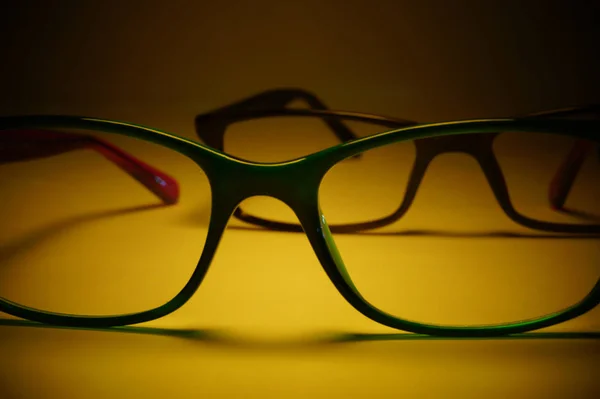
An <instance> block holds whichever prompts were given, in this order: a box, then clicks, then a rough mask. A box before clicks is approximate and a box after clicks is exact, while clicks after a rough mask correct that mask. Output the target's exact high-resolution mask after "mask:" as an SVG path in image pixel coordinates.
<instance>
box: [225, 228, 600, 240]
mask: <svg viewBox="0 0 600 399" xmlns="http://www.w3.org/2000/svg"><path fill="white" fill-rule="evenodd" d="M228 228H229V229H232V230H245V231H261V232H275V233H281V232H282V231H278V230H275V229H269V228H266V227H259V226H257V227H251V226H229V227H228ZM330 229H331V228H330ZM286 232H289V231H286ZM289 233H294V232H289ZM335 234H336V235H338V234H339V235H361V236H404V237H417V236H427V237H443V238H533V239H578V240H581V239H588V240H590V239H598V238H600V234H555V233H552V234H551V233H548V234H543V233H541V234H535V233H531V234H526V233H517V232H512V231H484V232H453V231H443V230H426V229H412V230H402V231H380V232H378V231H362V232H360V231H359V232H344V231H340V232H335Z"/></svg>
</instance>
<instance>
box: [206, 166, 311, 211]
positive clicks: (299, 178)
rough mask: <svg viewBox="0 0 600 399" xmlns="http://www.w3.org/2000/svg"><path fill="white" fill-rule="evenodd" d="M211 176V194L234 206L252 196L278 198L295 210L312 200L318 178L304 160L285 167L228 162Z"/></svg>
mask: <svg viewBox="0 0 600 399" xmlns="http://www.w3.org/2000/svg"><path fill="white" fill-rule="evenodd" d="M215 172H216V173H213V175H214V177H213V179H211V180H212V181H213V190H216V191H217V195H218V196H220V197H221V198H224V196H226V197H227V198H228V201H234V202H235V205H237V204H238V203H240V202H241V201H243V200H244V199H246V198H249V197H253V196H268V197H273V198H277V199H279V200H281V201H283V202H284V203H286V204H287V205H289V206H291V207H292V208H295V207H296V206H298V204H300V203H306V202H307V201H311V200H312V199H314V198H315V195H316V193H317V191H318V182H319V178H320V174H319V173H318V170H317V168H315V167H311V165H310V164H309V162H307V161H306V160H299V161H296V162H290V163H284V164H272V165H270V164H254V163H244V162H235V163H231V162H227V163H226V164H224V165H221V167H219V168H218V169H217V170H216V171H215Z"/></svg>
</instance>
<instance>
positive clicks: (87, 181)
mask: <svg viewBox="0 0 600 399" xmlns="http://www.w3.org/2000/svg"><path fill="white" fill-rule="evenodd" d="M284 112H285V114H286V115H289V114H293V115H297V116H305V115H312V116H317V117H318V118H319V119H320V121H321V122H322V121H325V122H326V123H327V124H328V125H329V126H330V127H331V126H337V128H336V129H337V130H336V131H337V132H341V131H343V129H342V130H340V129H339V127H340V126H343V125H344V124H345V123H344V122H346V121H351V122H352V121H354V122H368V123H372V122H373V118H372V117H370V116H363V115H360V114H353V113H335V114H333V113H330V112H327V111H315V110H285V111H281V112H280V114H283V113H284ZM252 114H253V115H254V116H256V115H260V113H259V112H252ZM267 114H268V115H272V114H273V113H272V112H271V113H265V114H264V115H267ZM199 119H202V118H198V119H197V120H196V122H197V125H198V126H199V122H200V121H199ZM342 119H343V122H342ZM207 120H208V118H207ZM210 121H211V123H214V125H212V126H217V125H216V123H217V121H218V118H216V117H215V116H214V115H212V116H211V117H210ZM380 122H381V125H383V126H387V125H389V124H390V123H391V122H389V121H386V120H380ZM220 123H221V124H222V123H223V121H221V122H220ZM207 126H208V125H207ZM599 129H600V123H599V122H598V121H595V120H559V119H550V118H539V117H538V118H533V117H531V118H521V119H489V120H474V121H461V122H450V123H437V124H425V125H414V126H408V127H403V128H399V129H397V128H395V130H391V131H386V132H381V133H377V134H373V135H370V136H366V137H362V138H358V139H354V140H350V141H347V142H344V143H342V144H339V145H336V146H333V147H329V148H325V149H323V150H320V151H317V152H314V153H312V154H310V155H307V156H303V157H299V158H296V159H293V160H288V161H283V162H276V163H259V162H252V161H247V160H244V159H241V158H239V157H235V156H232V155H228V154H226V153H223V152H222V151H219V150H218V149H213V148H210V147H208V146H205V145H202V144H199V143H197V142H194V141H192V140H188V139H184V138H182V137H178V136H175V135H172V134H169V133H165V132H161V131H158V130H155V129H151V128H148V127H143V126H139V125H134V124H130V123H124V122H117V121H110V120H103V119H96V118H86V117H69V116H27V117H4V118H0V187H2V193H3V194H2V199H1V210H0V212H1V216H2V220H3V227H2V229H0V243H2V246H1V247H0V310H1V311H3V312H5V313H8V314H11V315H14V316H18V317H22V318H26V319H30V320H34V321H38V322H44V323H51V324H59V325H67V326H86V327H110V326H118V325H127V324H135V323H141V322H146V321H150V320H153V319H157V318H160V317H162V316H165V315H167V314H169V313H171V312H173V311H175V310H176V309H178V308H179V307H181V306H182V305H183V304H184V303H185V302H187V301H188V300H189V299H190V297H191V296H192V295H193V293H194V292H195V291H196V289H197V288H198V287H199V285H200V283H201V282H202V280H203V278H204V277H205V275H206V273H207V270H208V268H209V265H210V263H211V260H212V258H213V256H214V254H215V251H216V249H217V246H218V243H219V240H220V238H221V236H222V234H223V231H224V230H225V228H226V225H227V223H228V220H229V219H230V217H231V215H232V213H234V212H235V210H236V209H237V208H238V206H239V204H240V203H241V202H242V201H244V200H246V199H249V198H253V197H256V196H268V197H274V198H277V199H279V200H281V201H282V202H283V203H285V204H286V205H287V206H289V208H291V209H292V210H293V212H294V214H295V215H296V217H297V219H298V221H299V223H300V225H301V226H302V230H303V231H304V232H305V234H306V236H307V237H308V239H309V241H310V244H311V246H312V248H313V249H314V252H315V254H316V255H317V257H318V259H319V261H320V263H321V265H322V266H323V268H324V270H325V272H326V273H327V275H328V276H329V278H330V279H331V281H332V282H333V284H334V285H335V287H336V288H337V289H338V291H339V292H340V294H341V295H342V296H343V297H344V298H345V299H346V300H347V301H348V302H349V303H350V304H351V305H352V306H353V307H354V308H356V309H357V310H358V311H359V312H361V313H362V314H364V315H365V316H367V317H369V318H371V319H372V320H374V321H376V322H378V323H381V324H384V325H386V326H389V327H393V328H397V329H401V330H405V331H409V332H415V333H423V334H432V335H439V336H464V337H476V336H494V335H503V334H513V333H520V332H526V331H530V330H534V329H539V328H542V327H547V326H550V325H554V324H557V323H561V322H563V321H566V320H569V319H572V318H575V317H577V316H579V315H581V314H583V313H585V312H587V311H589V310H590V309H592V308H594V307H595V306H596V305H597V304H598V302H599V301H600V278H599V274H600V271H599V270H598V264H599V262H598V260H599V256H598V241H597V236H596V235H595V234H596V233H598V232H600V226H599V225H598V224H595V220H596V219H594V218H595V216H596V215H597V213H596V214H595V213H594V212H595V211H597V204H598V201H597V199H598V196H597V195H598V184H597V172H598V170H597V167H598V164H597V159H595V157H594V156H592V157H584V155H588V154H592V153H593V151H595V150H596V149H597V148H598V141H599V139H598V135H597V132H598V130H599ZM201 131H202V132H208V130H203V129H202V130H201ZM215 131H216V130H215ZM500 132H510V133H500ZM281 133H282V134H283V133H284V132H281ZM203 134H206V136H205V137H204V138H205V141H206V142H207V144H209V145H213V146H215V147H219V145H216V144H219V143H217V142H216V140H219V135H217V134H212V133H210V134H209V133H203ZM340 134H342V133H340ZM505 135H506V136H509V138H510V139H511V140H517V143H518V144H520V146H517V147H514V146H513V145H514V144H513V142H509V143H508V145H507V150H508V151H509V152H510V151H511V150H512V152H513V154H514V157H513V158H514V159H513V158H511V157H508V158H509V159H513V160H515V159H516V161H517V162H516V164H517V166H515V167H520V171H521V172H520V173H517V174H516V175H517V177H520V178H521V179H525V182H518V183H519V184H516V183H515V184H516V185H515V187H518V188H519V189H523V188H526V189H528V190H529V191H530V192H535V191H536V190H538V189H540V188H541V189H543V191H544V192H546V191H547V189H548V185H547V181H546V180H542V179H541V177H543V176H545V175H544V174H545V173H547V172H548V173H550V176H553V175H556V171H557V170H558V178H554V180H552V181H554V182H555V183H553V185H552V187H554V189H553V190H552V193H554V194H556V195H554V196H552V197H551V198H554V199H553V201H554V202H553V203H552V205H553V206H554V208H558V209H552V208H551V207H549V206H548V204H547V202H546V201H541V202H536V201H533V202H527V201H525V202H524V204H523V208H521V209H522V210H521V209H516V208H515V207H513V205H512V204H513V199H512V198H511V194H510V193H511V191H510V188H511V186H510V183H509V182H508V181H507V180H506V179H505V178H504V174H503V172H505V171H506V170H507V169H511V167H507V168H504V169H502V170H501V169H500V165H499V163H498V161H497V160H496V156H497V147H496V145H497V143H498V142H500V140H501V139H502V137H503V136H505ZM347 138H349V137H347ZM211 140H213V142H211ZM413 146H415V147H416V148H417V154H418V156H417V157H416V158H415V152H414V147H413ZM221 148H222V146H221ZM410 149H412V153H411V150H410ZM448 151H452V152H466V153H468V154H470V155H472V156H474V157H475V158H476V159H477V161H478V162H479V164H480V165H481V167H482V168H483V170H484V173H485V175H486V177H487V179H488V181H489V182H490V184H491V185H492V188H493V191H494V194H495V196H496V198H497V199H498V202H499V203H500V205H501V207H502V209H503V210H504V211H505V212H506V214H507V215H508V216H509V218H510V219H512V220H513V221H515V222H517V223H519V224H520V225H522V226H526V227H528V228H530V229H535V230H539V231H542V232H543V234H542V233H541V234H540V235H539V236H535V238H532V240H534V241H535V246H534V249H535V248H537V249H538V250H540V248H542V249H543V248H544V247H540V245H541V244H543V243H544V242H545V243H546V244H547V243H548V241H552V246H553V247H554V249H556V248H558V250H559V253H562V256H563V258H564V259H562V260H561V259H557V257H556V256H555V255H552V256H549V255H548V254H550V252H551V251H549V250H547V249H546V253H544V252H543V251H542V252H539V253H536V254H532V253H520V252H519V251H523V248H521V247H520V245H519V244H517V243H515V242H513V241H512V238H511V237H508V238H507V239H508V240H510V241H511V243H510V246H511V247H513V249H514V252H515V253H516V254H519V253H520V255H523V256H524V257H525V262H524V263H521V264H518V265H517V264H515V263H514V262H513V261H512V260H511V259H497V258H493V257H490V253H491V252H489V251H488V252H486V253H482V254H480V255H482V256H481V257H480V258H479V260H474V259H471V258H470V257H469V254H468V252H469V251H468V248H469V247H470V246H473V245H474V244H473V240H460V242H459V243H458V244H456V246H454V247H452V248H450V247H448V248H445V249H444V250H443V251H442V252H440V251H437V250H436V249H434V248H433V246H431V245H433V244H427V245H425V246H423V247H419V248H417V247H416V245H415V243H414V242H413V241H411V240H412V238H411V237H409V236H402V235H401V237H400V238H397V237H394V236H393V235H390V236H385V235H373V234H345V233H348V232H359V231H361V232H363V231H365V230H368V229H374V228H376V227H379V226H383V225H384V224H389V223H390V222H391V221H392V220H398V219H399V217H400V216H402V218H403V219H404V218H405V217H408V213H406V211H407V205H406V204H407V199H406V198H407V197H411V196H412V198H410V200H409V201H408V204H410V202H411V201H412V200H413V198H414V193H412V194H411V190H413V191H414V190H415V187H416V185H418V183H419V182H420V179H421V178H422V176H423V173H424V171H425V167H426V164H427V163H428V162H430V161H431V159H433V157H435V156H437V155H439V154H440V153H442V152H448ZM411 154H412V157H410V155H411ZM419 157H421V158H419ZM371 158H373V159H374V161H373V162H372V163H371ZM584 158H585V159H586V160H588V161H589V160H590V159H591V160H592V161H593V162H592V163H591V169H590V168H588V167H587V165H584V162H583V160H584ZM419 159H421V160H420V161H419ZM552 160H553V161H556V160H558V166H559V169H555V168H554V169H553V168H545V167H541V166H540V165H545V163H546V162H550V161H552ZM398 161H401V162H400V163H397V162H398ZM411 161H412V162H414V165H413V167H412V175H410V170H411V169H410V163H411ZM378 162H379V163H380V164H383V169H381V166H377V163H378ZM532 162H533V163H532ZM361 163H362V165H361ZM587 163H589V162H587ZM580 164H581V165H580ZM407 165H408V166H409V168H408V169H406V166H407ZM555 166H556V165H555ZM346 167H349V169H348V170H346ZM402 167H404V169H402ZM159 168H160V169H159ZM378 168H380V169H378ZM163 169H164V171H162V170H163ZM587 169H590V170H591V172H592V173H591V177H589V176H588V173H587V172H588V170H587ZM415 170H416V172H415ZM348 171H350V172H351V173H348ZM374 171H375V172H381V173H378V174H373V173H374ZM123 172H125V173H123ZM575 172H577V173H575ZM594 173H595V174H594ZM403 174H404V176H403ZM409 175H410V176H412V177H410V178H408V177H407V176H409ZM415 175H416V176H417V177H418V179H417V180H416V181H415V177H414V176H415ZM574 175H576V178H573V176H574ZM132 177H133V179H134V180H136V181H137V182H138V183H141V184H138V185H135V184H133V181H132V179H131V178H132ZM390 179H391V181H392V183H393V184H391V185H390V184H386V183H387V182H389V181H390ZM403 179H404V180H403ZM407 179H408V180H407ZM403 181H404V182H406V181H408V185H407V186H406V185H405V186H404V187H409V188H408V189H406V188H403V184H402V183H403ZM461 181H462V179H457V180H456V184H457V186H458V185H459V184H460V182H461ZM565 182H566V183H565ZM580 186H582V187H583V188H584V190H583V191H581V190H579V191H577V189H578V187H580ZM410 187H413V188H410ZM565 187H566V189H565ZM588 188H589V189H590V190H592V191H591V199H590V198H588V197H586V196H588V195H589V193H590V191H589V190H588ZM398 189H399V190H400V191H399V193H400V195H398V196H395V195H392V194H394V193H395V192H394V190H398ZM569 189H570V190H569ZM386 190H387V191H386ZM390 190H391V191H390ZM403 190H404V192H405V193H404V196H403V195H402V191H403ZM561 190H562V191H561ZM594 190H595V191H594ZM565 192H566V193H568V198H567V196H566V195H563V194H564V193H565ZM336 193H337V194H336ZM396 193H397V192H396ZM372 194H375V197H378V199H379V200H382V201H383V202H381V203H375V209H372V208H370V205H373V204H372V203H371V202H370V200H372V199H373V197H374V196H373V195H372ZM155 197H158V198H159V199H160V200H161V203H160V204H154V203H153V202H152V201H153V198H155ZM334 197H336V198H334ZM403 197H404V200H402V198H403ZM563 197H564V198H563ZM398 199H400V200H401V201H402V202H401V204H400V205H401V206H400V208H401V212H398V211H396V212H395V213H392V214H390V215H391V216H390V215H387V216H385V217H383V218H381V217H379V218H375V219H371V218H373V217H374V215H375V214H377V213H381V212H383V211H385V209H383V208H385V206H388V205H390V204H391V203H395V202H396V201H397V200H398ZM446 200H447V198H442V199H441V201H442V202H445V201H446ZM388 201H391V202H390V203H388ZM565 201H566V202H565ZM572 201H576V205H574V206H575V207H576V208H573V209H571V207H569V208H567V207H566V206H563V205H564V204H570V203H571V202H572ZM589 207H592V209H590V208H589ZM542 208H550V210H549V211H548V210H547V209H542ZM530 210H531V211H534V213H532V214H528V213H526V211H527V212H528V211H530ZM558 211H560V212H558ZM535 212H539V213H535ZM384 213H385V212H384ZM405 214H406V215H405ZM554 214H559V215H561V216H560V218H559V219H558V220H555V219H552V218H553V217H554V216H555V215H554ZM237 215H238V216H243V217H242V218H243V219H244V220H249V221H251V222H253V223H257V224H262V225H267V226H268V227H274V228H281V227H284V228H291V229H297V228H296V227H295V226H296V225H292V224H285V223H282V222H279V221H273V220H269V219H267V218H262V217H255V216H249V215H245V214H240V213H239V212H238V213H237ZM329 215H332V218H337V219H338V220H340V221H341V223H338V224H336V226H338V227H337V232H336V231H335V229H330V227H329V223H328V220H329ZM267 216H268V215H267ZM546 216H548V217H549V219H546V218H545V217H546ZM345 218H350V219H345ZM347 220H350V222H347ZM548 232H551V233H553V235H550V234H548ZM556 233H561V234H556ZM565 234H566V235H565ZM515 236H519V235H518V234H516V235H515ZM522 236H525V235H522ZM530 236H531V235H530ZM565 237H567V238H573V241H576V244H574V245H575V246H576V249H577V252H576V253H575V255H573V254H572V253H571V252H569V253H567V252H561V251H565V250H566V249H565V248H566V247H565V248H562V246H563V245H564V243H565V242H567V241H569V242H570V240H564V239H561V238H565ZM426 238H427V240H428V241H429V242H430V243H431V242H432V241H435V238H431V239H430V238H429V237H426ZM496 238H498V237H496ZM530 238H531V237H530ZM390 239H394V240H395V241H394V242H395V244H393V245H391V246H388V247H386V248H383V247H384V246H386V245H387V244H386V243H389V242H390V241H389V240H390ZM519 239H520V238H519ZM357 240H358V241H357ZM478 240H479V241H480V243H482V244H483V245H484V247H485V248H488V249H490V248H494V246H497V245H499V244H498V243H497V242H496V241H495V240H489V239H488V238H485V237H484V238H478ZM384 244H385V245H384ZM437 244H438V243H436V245H437ZM453 245H454V244H453ZM411 248H413V249H414V248H417V250H418V253H414V252H412V253H411V251H410V249H411ZM545 248H548V247H545ZM536 258H537V260H536ZM482 259H483V260H482ZM557 260H558V261H560V262H558V263H556V261H557ZM284 261H285V260H284ZM575 261H576V262H575ZM545 262H550V266H551V267H548V264H545ZM440 273H441V274H443V275H444V276H448V275H451V276H453V278H452V279H450V280H448V279H447V277H445V279H442V280H440V278H439V276H440ZM444 273H445V274H444ZM448 273H450V274H448ZM550 274H552V276H550ZM417 281H422V283H423V284H425V288H427V287H429V289H422V288H421V287H416V286H415V285H414V284H413V283H415V282H417ZM407 282H408V284H407ZM557 287H559V288H560V287H562V288H564V289H563V290H562V291H561V290H556V288H557ZM448 294H452V295H453V298H452V299H450V298H449V297H447V296H446V295H448ZM452 295H450V296H452ZM408 305H416V306H415V309H419V308H421V307H424V308H427V309H426V318H421V317H420V316H419V315H418V314H417V313H415V314H414V315H413V316H408V317H407V316H406V313H403V307H410V306H408ZM421 305H422V306H421ZM465 307H466V308H469V312H464V310H465ZM453 309H454V310H456V309H459V312H458V313H456V314H455V315H454V316H456V317H455V318H454V319H452V320H450V319H448V317H447V315H448V314H449V311H450V310H453ZM409 313H410V312H409Z"/></svg>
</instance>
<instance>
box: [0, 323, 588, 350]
mask: <svg viewBox="0 0 600 399" xmlns="http://www.w3.org/2000/svg"><path fill="white" fill-rule="evenodd" d="M0 326H4V327H27V328H43V329H63V330H72V331H98V332H106V333H123V334H139V335H154V336H167V337H175V338H181V339H184V340H188V341H198V342H202V343H205V344H209V345H214V346H217V347H226V348H231V349H246V350H290V349H291V350H293V349H297V350H305V349H310V348H318V347H321V348H322V347H332V346H337V345H341V344H351V343H358V342H381V341H474V340H478V341H481V340H485V341H499V340H557V339H559V340H597V339H600V332H599V331H562V332H528V333H523V334H513V335H506V336H497V337H478V338H457V337H438V336H431V335H424V334H412V333H390V334H388V333H356V332H334V333H321V334H314V335H311V336H309V337H308V338H303V339H294V340H286V341H267V340H262V341H256V340H246V339H244V338H236V337H233V336H232V335H231V334H228V333H227V332H226V331H223V330H216V329H193V328H192V329H189V328H157V327H139V326H123V327H109V328H91V327H65V326H55V325H50V324H43V323H37V322H33V321H28V320H18V319H2V318H0Z"/></svg>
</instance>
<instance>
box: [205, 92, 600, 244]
mask: <svg viewBox="0 0 600 399" xmlns="http://www.w3.org/2000/svg"><path fill="white" fill-rule="evenodd" d="M298 100H301V101H303V102H305V103H306V104H307V105H308V106H309V108H308V109H297V108H286V107H287V106H288V105H289V104H290V103H293V102H295V101H298ZM590 114H591V115H593V116H594V119H595V120H600V106H597V105H587V106H584V107H576V108H564V109H555V110H547V111H542V112H537V113H535V114H528V115H525V116H523V117H528V118H533V117H535V118H579V117H581V116H582V115H590ZM269 117H313V118H314V117H317V118H320V119H322V120H323V122H325V124H326V125H327V126H328V127H329V129H330V130H331V132H332V133H333V134H334V135H335V136H336V138H337V140H339V141H340V143H344V142H348V141H351V140H355V139H357V138H358V136H357V135H356V134H355V133H354V132H353V131H352V129H350V128H349V127H348V126H346V124H345V123H344V122H346V121H360V122H364V123H369V124H373V125H378V126H381V127H382V128H384V130H389V129H399V128H402V127H408V126H416V125H418V123H417V122H415V121H412V120H408V119H399V118H391V117H387V116H381V115H373V114H365V113H357V112H348V111H338V110H331V109H329V108H328V107H327V105H326V104H325V102H324V101H323V100H321V99H320V98H319V97H318V96H317V95H316V94H314V93H312V92H310V91H307V90H303V89H298V88H281V89H273V90H267V91H264V92H262V93H258V94H256V95H254V96H251V97H248V98H246V99H243V100H240V101H237V102H235V103H232V104H229V105H226V106H224V107H221V108H218V109H215V110H213V111H210V112H207V113H203V114H199V115H197V116H196V118H195V125H196V132H197V134H198V136H199V138H200V139H202V141H203V142H204V143H206V144H208V145H210V146H211V147H213V148H216V149H218V150H221V151H223V152H227V148H225V140H224V137H225V134H226V131H227V129H228V127H229V126H230V125H231V124H234V123H237V122H242V121H247V120H253V119H261V118H269ZM282 134H285V132H282ZM494 138H495V135H481V136H449V137H440V138H433V139H429V138H426V139H421V140H416V141H415V145H416V153H417V156H416V159H415V163H414V165H413V168H412V171H411V173H410V175H409V181H408V185H407V187H406V193H405V195H404V198H403V199H402V200H401V202H400V204H399V206H398V208H397V209H396V210H395V211H394V212H393V213H392V214H390V215H387V216H385V217H382V218H379V219H376V220H370V221H366V222H361V223H348V224H335V225H330V226H329V228H330V229H331V231H332V232H335V233H354V232H359V231H365V230H370V229H375V228H379V227H383V226H386V225H389V224H392V223H394V222H396V221H397V220H399V219H400V218H401V217H402V216H404V215H405V214H406V212H407V211H408V210H409V208H410V206H411V204H412V202H413V200H414V198H415V196H416V193H417V191H418V189H419V186H420V183H421V181H422V179H423V177H424V176H425V173H426V171H427V168H428V166H429V164H430V163H431V162H432V161H433V159H434V158H436V157H437V156H439V155H441V154H444V153H448V152H462V153H466V154H469V155H471V156H472V157H473V158H474V159H475V160H476V161H477V162H478V164H479V165H480V167H481V169H482V170H483V172H484V174H485V176H486V178H487V181H488V182H489V184H490V187H491V189H492V192H493V193H494V195H495V197H496V200H497V202H498V204H499V205H500V207H501V208H502V210H503V211H504V213H505V214H506V215H507V216H508V217H509V218H510V219H512V220H513V221H514V222H515V223H518V224H520V225H522V226H525V227H528V228H531V229H536V230H541V231H548V232H558V233H599V232H600V225H599V224H556V223H546V222H543V221H538V220H535V219H532V218H529V217H527V215H523V214H521V213H519V212H518V211H517V210H516V209H515V208H514V206H513V204H512V203H511V201H510V196H509V193H508V191H507V190H506V184H505V183H504V175H503V173H502V170H501V168H500V166H499V164H498V162H497V160H496V157H495V155H494V150H493V141H494ZM588 147H589V146H586V143H584V142H583V143H577V144H576V145H575V146H574V148H573V149H572V151H571V153H570V154H569V156H568V157H567V158H566V159H565V160H564V163H563V164H562V165H561V167H560V168H559V170H557V171H556V175H555V177H554V179H553V181H552V183H551V184H550V185H549V187H548V205H549V206H550V207H552V209H554V210H555V211H557V212H563V213H567V214H568V213H571V210H569V209H565V207H564V203H565V201H566V198H567V197H568V194H569V191H570V189H571V187H572V185H573V182H574V180H575V177H576V175H577V173H578V172H579V169H580V167H581V165H582V164H583V161H584V159H585V156H586V154H587V153H588V152H589V151H587V150H589V148H588ZM586 149H587V150H586ZM599 154H600V153H599ZM354 157H355V158H357V157H360V154H359V155H356V156H354ZM599 159H600V156H599ZM233 215H234V216H235V217H236V218H238V219H240V220H243V221H244V222H247V223H250V224H254V225H257V226H261V227H265V228H268V229H271V230H278V231H289V232H301V231H302V227H301V226H300V225H298V224H294V223H286V222H280V221H275V220H269V219H265V218H263V217H259V216H255V215H252V214H250V213H246V212H244V210H243V209H242V207H238V208H237V209H236V210H235V212H234V214H233Z"/></svg>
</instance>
